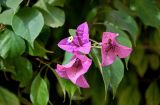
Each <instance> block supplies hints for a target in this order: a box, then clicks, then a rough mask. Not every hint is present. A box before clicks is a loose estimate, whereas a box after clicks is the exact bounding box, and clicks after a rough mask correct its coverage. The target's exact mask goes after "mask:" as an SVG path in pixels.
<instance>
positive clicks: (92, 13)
mask: <svg viewBox="0 0 160 105" xmlns="http://www.w3.org/2000/svg"><path fill="white" fill-rule="evenodd" d="M97 12H98V8H97V7H95V8H93V9H92V10H91V11H90V12H89V14H88V16H87V22H89V23H92V22H93V21H94V19H95V17H96V15H97Z"/></svg>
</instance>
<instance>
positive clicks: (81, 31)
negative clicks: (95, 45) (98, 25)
mask: <svg viewBox="0 0 160 105" xmlns="http://www.w3.org/2000/svg"><path fill="white" fill-rule="evenodd" d="M77 34H78V35H80V36H82V37H85V38H87V39H89V34H88V24H87V22H84V23H82V24H80V25H79V26H78V27H77Z"/></svg>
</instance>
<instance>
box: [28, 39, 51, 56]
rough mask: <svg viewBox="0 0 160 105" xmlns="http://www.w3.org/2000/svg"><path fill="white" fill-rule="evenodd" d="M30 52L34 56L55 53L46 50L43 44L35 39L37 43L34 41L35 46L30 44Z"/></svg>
mask: <svg viewBox="0 0 160 105" xmlns="http://www.w3.org/2000/svg"><path fill="white" fill-rule="evenodd" d="M28 52H29V54H30V55H32V56H40V57H44V56H46V53H53V52H51V51H48V50H46V49H45V48H44V46H42V45H41V44H40V43H38V42H37V41H35V43H34V48H32V47H31V46H30V45H28Z"/></svg>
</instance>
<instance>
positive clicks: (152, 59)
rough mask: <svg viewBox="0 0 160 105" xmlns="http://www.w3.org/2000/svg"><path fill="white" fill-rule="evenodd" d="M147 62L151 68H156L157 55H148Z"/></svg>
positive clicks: (157, 63) (157, 65)
mask: <svg viewBox="0 0 160 105" xmlns="http://www.w3.org/2000/svg"><path fill="white" fill-rule="evenodd" d="M149 64H150V66H151V68H152V69H153V70H158V67H159V56H158V55H156V54H152V55H150V56H149Z"/></svg>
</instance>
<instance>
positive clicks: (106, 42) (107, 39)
mask: <svg viewBox="0 0 160 105" xmlns="http://www.w3.org/2000/svg"><path fill="white" fill-rule="evenodd" d="M117 36H118V34H116V33H112V32H103V36H102V49H101V54H102V66H103V67H104V66H108V65H111V64H112V63H113V62H114V61H115V60H116V57H117V56H118V57H120V58H126V57H128V56H129V55H130V54H131V52H132V49H131V48H129V47H126V46H123V45H121V44H119V43H118V42H117V41H116V38H117Z"/></svg>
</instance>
